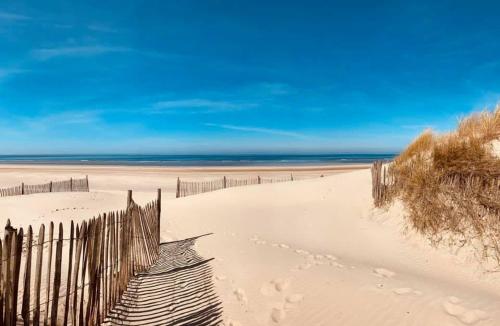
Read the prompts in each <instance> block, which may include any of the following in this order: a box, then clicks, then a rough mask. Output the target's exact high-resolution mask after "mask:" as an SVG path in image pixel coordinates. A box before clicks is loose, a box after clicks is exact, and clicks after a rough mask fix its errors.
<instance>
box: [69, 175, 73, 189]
mask: <svg viewBox="0 0 500 326" xmlns="http://www.w3.org/2000/svg"><path fill="white" fill-rule="evenodd" d="M69 191H73V178H70V179H69Z"/></svg>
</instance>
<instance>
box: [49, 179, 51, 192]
mask: <svg viewBox="0 0 500 326" xmlns="http://www.w3.org/2000/svg"><path fill="white" fill-rule="evenodd" d="M49 192H52V181H51V182H50V185H49Z"/></svg>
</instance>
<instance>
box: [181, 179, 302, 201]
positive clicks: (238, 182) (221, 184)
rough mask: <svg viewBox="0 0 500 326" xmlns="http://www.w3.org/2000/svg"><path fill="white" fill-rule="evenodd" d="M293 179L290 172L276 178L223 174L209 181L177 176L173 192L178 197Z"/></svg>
mask: <svg viewBox="0 0 500 326" xmlns="http://www.w3.org/2000/svg"><path fill="white" fill-rule="evenodd" d="M293 180H294V176H293V175H292V174H290V176H286V177H278V178H261V177H260V176H257V177H250V178H245V179H233V178H227V177H226V176H224V177H222V179H216V180H211V181H199V182H192V181H181V180H180V179H179V178H177V188H176V192H175V197H176V198H179V197H186V196H192V195H197V194H201V193H204V192H210V191H215V190H220V189H225V188H232V187H241V186H249V185H256V184H263V183H278V182H287V181H293Z"/></svg>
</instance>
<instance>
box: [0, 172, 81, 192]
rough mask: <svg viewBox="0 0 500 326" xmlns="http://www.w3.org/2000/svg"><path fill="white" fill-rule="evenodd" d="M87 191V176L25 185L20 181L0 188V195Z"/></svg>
mask: <svg viewBox="0 0 500 326" xmlns="http://www.w3.org/2000/svg"><path fill="white" fill-rule="evenodd" d="M72 191H74V192H88V191H89V178H88V176H86V177H85V178H82V179H73V178H71V179H69V180H64V181H51V182H48V183H43V184H37V185H27V184H24V182H23V183H21V185H20V186H15V187H10V188H0V197H7V196H20V195H30V194H38V193H45V192H72Z"/></svg>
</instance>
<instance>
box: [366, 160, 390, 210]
mask: <svg viewBox="0 0 500 326" xmlns="http://www.w3.org/2000/svg"><path fill="white" fill-rule="evenodd" d="M371 172H372V197H373V203H374V205H375V207H381V206H382V205H384V203H386V202H387V200H388V199H389V192H390V190H391V186H392V185H393V184H394V179H393V177H392V175H389V173H388V171H387V166H385V165H384V162H383V161H375V162H374V163H373V165H372V168H371Z"/></svg>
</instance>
